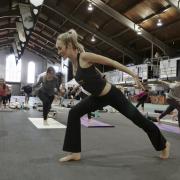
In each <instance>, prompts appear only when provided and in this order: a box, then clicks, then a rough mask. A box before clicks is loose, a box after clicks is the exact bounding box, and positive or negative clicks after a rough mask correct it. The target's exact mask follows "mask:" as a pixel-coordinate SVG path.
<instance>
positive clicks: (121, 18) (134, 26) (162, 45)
mask: <svg viewBox="0 0 180 180" xmlns="http://www.w3.org/2000/svg"><path fill="white" fill-rule="evenodd" d="M92 2H93V4H94V5H95V6H96V7H97V8H99V9H100V10H101V11H103V12H104V13H106V14H107V15H109V16H110V17H113V18H114V19H116V20H117V21H118V22H120V23H121V24H124V25H125V26H127V27H129V28H130V29H132V30H133V31H136V29H137V28H138V25H137V24H135V23H134V22H133V21H131V20H130V19H128V18H126V17H125V16H123V15H122V14H120V13H119V12H117V11H115V10H114V9H112V8H111V7H109V6H107V5H106V4H105V3H103V2H102V1H101V0H92ZM141 36H142V37H144V39H146V40H147V41H149V42H151V43H153V44H154V45H156V46H157V47H159V48H160V49H161V50H162V51H163V52H164V53H165V54H168V55H172V54H175V52H174V50H173V49H172V48H170V47H169V46H167V45H166V44H165V43H163V42H162V41H160V40H159V39H157V38H156V37H155V36H153V35H151V34H150V33H149V32H147V31H145V30H144V29H142V35H141Z"/></svg>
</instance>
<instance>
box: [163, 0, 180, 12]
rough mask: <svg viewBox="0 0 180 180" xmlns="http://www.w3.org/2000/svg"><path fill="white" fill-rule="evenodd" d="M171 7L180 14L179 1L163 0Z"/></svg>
mask: <svg viewBox="0 0 180 180" xmlns="http://www.w3.org/2000/svg"><path fill="white" fill-rule="evenodd" d="M165 1H166V2H168V3H169V4H170V5H171V6H173V7H175V8H176V9H177V10H178V11H179V12H180V1H179V0H165Z"/></svg>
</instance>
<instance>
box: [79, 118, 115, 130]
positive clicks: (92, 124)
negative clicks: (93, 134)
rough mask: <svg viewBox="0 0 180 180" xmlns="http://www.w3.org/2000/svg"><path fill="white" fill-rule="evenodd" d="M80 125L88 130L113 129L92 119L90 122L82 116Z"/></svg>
mask: <svg viewBox="0 0 180 180" xmlns="http://www.w3.org/2000/svg"><path fill="white" fill-rule="evenodd" d="M81 124H82V125H83V126H85V127H88V128H93V127H94V128H95V127H102V128H103V127H114V126H113V125H110V124H108V123H104V122H101V121H98V120H96V119H94V118H91V119H90V120H89V119H88V117H87V116H83V117H81Z"/></svg>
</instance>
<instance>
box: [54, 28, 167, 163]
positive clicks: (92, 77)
mask: <svg viewBox="0 0 180 180" xmlns="http://www.w3.org/2000/svg"><path fill="white" fill-rule="evenodd" d="M56 47H57V49H58V54H60V55H61V56H62V57H63V58H64V59H66V58H69V59H70V60H71V62H72V65H73V73H74V77H75V79H76V81H77V82H78V83H79V84H80V85H81V86H82V87H83V88H84V89H85V90H86V91H88V92H89V93H91V95H90V96H88V97H86V98H85V99H83V100H82V101H80V102H79V103H78V104H76V105H75V106H74V107H73V108H72V109H71V110H70V111H69V115H68V122H67V129H66V134H65V140H64V146H63V150H64V151H67V152H70V153H69V154H68V155H67V156H65V157H63V158H61V159H60V160H59V161H60V162H66V161H70V160H80V159H81V154H80V153H81V133H80V132H81V131H80V127H81V126H80V117H81V116H83V115H84V114H87V113H89V112H93V111H96V110H97V109H100V108H102V107H104V106H106V105H110V106H112V107H114V108H115V109H117V110H118V111H119V112H120V113H122V114H123V115H124V116H126V117H127V118H128V119H130V120H131V121H132V122H133V123H135V124H136V125H137V126H138V127H140V128H142V129H143V130H144V131H145V132H146V133H147V135H148V137H149V139H150V141H151V143H152V144H153V146H154V148H155V149H156V150H157V151H161V154H160V158H162V159H167V158H168V157H169V149H170V144H169V143H168V142H167V140H166V139H165V138H164V137H163V135H162V134H161V132H160V130H159V129H158V127H157V126H156V125H155V124H154V123H153V122H151V121H149V120H147V119H146V118H145V117H144V116H143V115H141V113H140V112H139V111H138V110H137V109H136V108H135V107H134V106H133V105H132V104H131V103H130V102H129V101H128V100H127V99H126V98H125V96H124V95H123V93H122V92H121V91H120V90H119V89H117V88H116V87H115V86H113V85H112V84H110V83H108V82H107V81H106V80H105V79H103V78H102V76H101V74H100V73H99V72H98V71H97V70H96V68H95V66H94V64H102V65H108V66H111V67H113V68H116V69H118V70H120V71H123V72H125V73H127V74H129V75H131V76H132V77H133V78H134V80H135V82H136V84H137V85H138V86H140V87H141V88H143V86H142V84H141V83H140V81H139V78H138V76H137V75H136V74H134V73H133V72H132V71H130V70H129V69H128V68H127V67H126V66H124V65H122V64H120V63H118V62H117V61H114V60H112V59H110V58H107V57H104V56H100V55H97V54H94V53H89V52H84V49H83V46H82V45H81V44H79V42H78V36H77V33H76V31H75V30H69V31H68V32H65V33H63V34H60V35H59V36H58V38H57V42H56Z"/></svg>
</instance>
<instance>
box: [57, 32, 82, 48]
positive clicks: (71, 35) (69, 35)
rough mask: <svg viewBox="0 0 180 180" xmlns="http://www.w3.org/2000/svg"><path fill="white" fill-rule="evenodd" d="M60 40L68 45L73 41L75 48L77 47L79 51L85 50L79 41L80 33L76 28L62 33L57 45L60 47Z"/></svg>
mask: <svg viewBox="0 0 180 180" xmlns="http://www.w3.org/2000/svg"><path fill="white" fill-rule="evenodd" d="M59 41H62V42H63V43H64V44H65V46H66V47H67V46H68V44H69V43H71V44H72V46H73V48H74V49H77V50H78V51H79V52H84V47H83V45H82V44H80V43H79V42H78V34H77V32H76V31H75V30H74V29H70V30H69V31H67V32H65V33H62V34H60V35H59V36H58V38H57V41H56V47H58V44H59Z"/></svg>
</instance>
